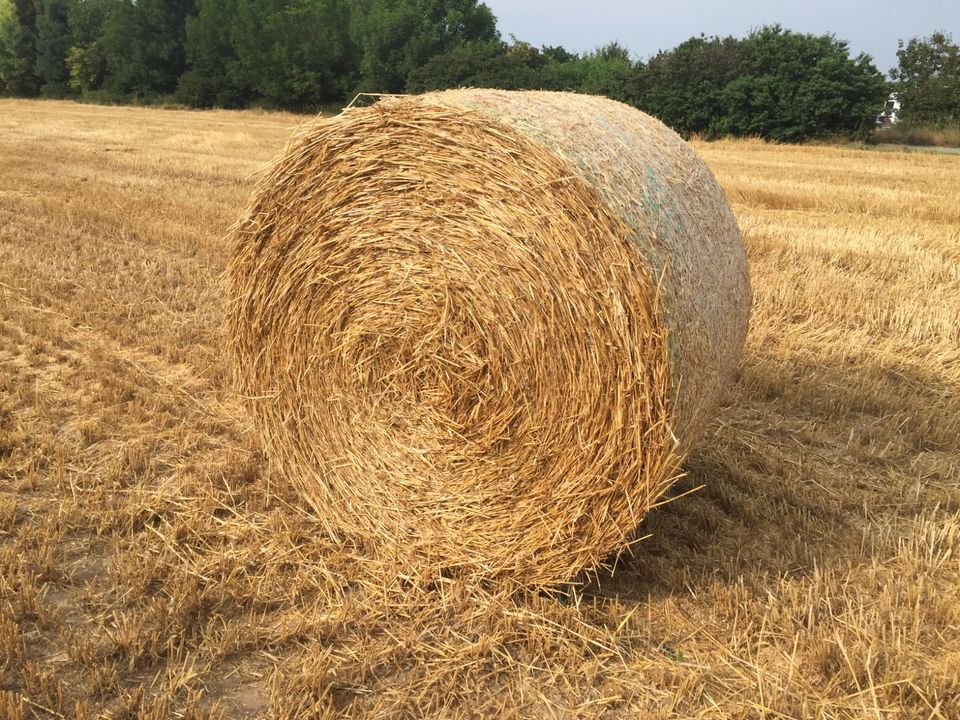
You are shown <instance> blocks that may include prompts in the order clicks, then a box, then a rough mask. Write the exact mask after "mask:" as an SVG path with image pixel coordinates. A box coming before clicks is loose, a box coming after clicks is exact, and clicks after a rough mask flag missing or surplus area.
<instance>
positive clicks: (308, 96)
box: [228, 0, 358, 109]
mask: <svg viewBox="0 0 960 720" xmlns="http://www.w3.org/2000/svg"><path fill="white" fill-rule="evenodd" d="M351 5H352V3H350V2H349V0H238V2H237V10H236V14H235V17H234V20H233V24H232V26H231V32H230V38H231V42H232V45H233V49H234V51H235V53H236V58H235V60H233V61H231V62H230V63H229V64H228V72H229V75H230V77H231V78H232V80H233V82H234V84H235V85H236V87H238V88H241V89H243V91H244V92H248V93H250V94H251V95H252V96H254V97H259V98H262V99H264V100H265V101H266V102H267V103H268V104H270V105H273V106H278V107H285V108H291V109H304V108H311V107H316V105H318V104H320V103H325V102H332V101H340V100H342V99H343V98H344V97H345V96H346V95H347V93H349V92H350V91H351V90H352V89H353V88H354V87H355V85H356V82H357V76H356V67H357V62H358V61H357V51H356V47H355V45H354V43H353V40H352V38H351V36H350V10H351Z"/></svg>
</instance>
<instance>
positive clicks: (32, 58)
mask: <svg viewBox="0 0 960 720" xmlns="http://www.w3.org/2000/svg"><path fill="white" fill-rule="evenodd" d="M40 84H41V80H40V77H39V76H38V75H37V12H36V8H35V7H34V4H33V0H0V90H2V91H4V92H6V93H7V94H9V95H16V96H22V97H33V96H35V95H37V94H38V93H39V92H40Z"/></svg>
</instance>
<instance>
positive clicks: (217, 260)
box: [0, 101, 960, 720]
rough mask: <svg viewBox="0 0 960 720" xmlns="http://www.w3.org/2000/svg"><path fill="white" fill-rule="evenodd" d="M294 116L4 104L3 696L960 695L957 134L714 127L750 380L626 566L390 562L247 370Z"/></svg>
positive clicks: (294, 705)
mask: <svg viewBox="0 0 960 720" xmlns="http://www.w3.org/2000/svg"><path fill="white" fill-rule="evenodd" d="M300 120H301V118H298V117H296V116H289V115H264V114H256V113H230V112H211V113H201V112H177V111H160V110H151V109H143V108H129V107H126V108H124V107H93V106H83V105H75V104H70V103H57V102H27V101H0V157H2V158H3V162H2V163H0V717H4V718H7V717H9V718H21V717H23V718H27V717H37V718H58V717H71V718H97V717H101V716H103V715H108V716H110V717H113V718H157V719H159V718H168V717H190V718H208V717H257V716H266V717H271V716H272V717H281V718H299V717H325V716H334V715H340V716H345V717H384V716H406V717H436V718H440V717H456V716H462V717H585V718H616V717H624V718H627V717H631V718H632V717H653V718H658V717H659V718H670V717H685V718H731V717H732V718H744V719H746V718H785V717H786V718H816V717H820V718H865V717H867V718H884V719H886V718H941V719H942V720H947V719H951V718H956V717H958V716H960V349H958V348H960V230H958V228H960V162H958V161H957V158H955V157H951V156H939V155H928V154H893V155H891V154H883V155H882V156H881V155H878V154H876V153H872V152H869V151H863V150H857V149H849V148H831V147H793V146H774V145H768V144H764V143H761V142H756V141H723V142H718V143H698V144H697V148H698V150H699V151H700V152H701V153H702V154H703V155H704V157H705V158H706V160H707V161H708V163H709V164H710V166H711V167H712V168H713V169H714V171H715V172H716V174H717V176H718V178H719V179H720V181H721V184H722V185H723V186H724V187H725V189H726V191H727V193H728V195H729V197H730V199H731V202H732V203H733V206H734V210H735V212H736V214H737V216H738V219H739V221H740V224H741V227H742V229H743V232H744V236H745V239H746V242H747V244H748V249H749V254H750V261H751V272H752V280H753V287H754V292H755V307H754V318H753V325H752V329H751V333H750V336H749V338H748V346H747V351H746V357H745V359H744V362H743V366H742V370H741V373H740V375H739V377H738V379H737V381H736V382H735V384H733V385H732V386H731V388H730V392H729V398H728V401H727V406H726V407H725V408H724V409H723V410H722V412H721V414H720V417H719V418H718V419H717V421H716V422H715V423H714V425H713V426H712V428H711V430H710V432H709V433H707V436H706V438H705V439H704V440H703V441H702V442H701V443H700V445H699V446H698V447H697V448H696V450H695V451H694V453H693V454H692V455H691V457H690V459H689V461H688V463H687V471H688V473H689V475H688V477H687V478H686V480H685V481H683V482H682V483H681V484H680V485H679V486H678V487H677V488H676V489H675V492H676V493H677V494H682V493H684V492H685V491H686V490H688V489H691V488H694V487H697V486H699V485H703V486H704V488H703V489H702V490H700V491H698V492H695V493H692V494H689V495H685V496H684V497H682V498H680V499H678V500H676V501H675V502H673V503H670V504H667V505H665V506H663V507H661V508H659V509H657V510H655V511H654V512H652V513H651V514H650V515H649V516H648V517H647V519H646V520H645V521H644V523H643V527H642V528H641V534H642V535H649V538H648V539H647V540H645V541H644V542H643V543H641V544H640V545H638V546H637V548H636V550H635V551H634V552H633V553H632V555H630V556H629V557H623V558H621V559H620V562H619V566H618V569H617V572H616V573H615V574H614V575H613V576H612V577H601V578H599V579H597V580H596V581H594V582H591V583H590V584H588V585H585V586H583V587H579V588H572V589H571V590H570V592H569V593H567V594H565V595H554V596H548V595H542V594H537V593H531V594H528V595H522V594H521V595H505V594H502V593H497V592H494V591H492V590H490V589H489V588H487V589H484V588H471V587H469V586H468V585H467V584H466V583H464V582H462V581H449V582H441V583H433V584H431V583H428V582H426V581H424V580H422V579H420V578H417V577H396V578H395V579H394V580H392V581H391V582H382V581H381V582H373V581H371V580H370V577H371V575H370V574H369V572H368V568H366V567H365V566H364V562H363V560H362V558H358V557H356V556H355V555H354V554H353V553H351V552H350V548H349V547H346V546H343V545H337V544H336V543H334V542H333V541H331V540H330V539H328V538H327V537H326V536H325V535H324V533H323V532H322V530H321V527H320V524H319V523H318V522H317V521H316V520H314V519H313V518H312V517H311V516H310V515H309V513H307V512H306V511H305V510H304V508H303V505H302V503H301V502H300V501H299V499H298V498H297V497H296V495H295V494H294V493H292V492H291V491H290V489H289V488H288V487H287V485H286V483H285V482H284V478H282V477H280V476H278V475H277V474H276V473H273V472H271V469H270V466H269V464H268V463H267V462H266V461H265V460H264V458H263V457H262V455H261V452H260V449H259V448H258V447H257V446H256V444H255V443H254V441H253V439H252V437H253V436H252V434H251V432H250V427H249V423H248V421H247V419H246V418H245V417H244V416H243V414H242V413H241V412H240V411H239V406H238V403H237V401H236V398H235V397H234V395H233V393H232V392H231V390H230V386H229V382H228V377H229V368H228V367H227V366H226V364H225V361H224V357H223V351H222V340H221V334H220V333H221V325H222V320H223V305H222V302H223V299H222V296H221V292H220V290H219V285H218V277H219V275H220V273H221V271H222V270H223V267H224V264H225V261H226V258H225V256H224V247H223V243H222V239H221V238H222V236H223V234H224V232H225V230H226V229H227V227H228V226H229V224H230V223H231V222H232V221H233V220H234V219H235V218H236V216H237V215H238V213H239V211H240V208H241V206H242V204H243V202H244V200H245V198H246V196H247V195H248V193H249V191H250V190H251V188H252V184H253V182H254V180H255V175H256V173H257V172H258V171H259V170H260V169H261V168H262V167H263V165H264V163H265V162H266V161H267V160H268V159H269V158H270V157H272V156H273V155H274V153H276V152H277V151H278V150H279V149H280V147H281V145H282V144H283V142H284V140H285V139H286V137H287V135H288V133H289V132H290V130H291V129H292V127H293V126H294V125H295V124H296V123H298V122H299V121H300Z"/></svg>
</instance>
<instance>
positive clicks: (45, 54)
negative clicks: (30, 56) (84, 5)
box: [34, 0, 76, 97]
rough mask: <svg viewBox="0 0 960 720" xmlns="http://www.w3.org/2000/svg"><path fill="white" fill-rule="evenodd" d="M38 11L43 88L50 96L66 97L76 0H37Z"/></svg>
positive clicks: (39, 54)
mask: <svg viewBox="0 0 960 720" xmlns="http://www.w3.org/2000/svg"><path fill="white" fill-rule="evenodd" d="M34 2H35V5H36V12H37V75H39V76H40V80H41V82H42V83H43V84H42V85H41V88H40V91H41V92H42V93H43V94H44V95H46V96H47V97H63V96H65V95H66V94H67V92H68V91H69V88H68V86H67V81H68V80H69V77H70V73H69V71H68V69H67V53H68V52H69V50H70V48H71V47H72V46H73V38H72V33H71V31H70V5H72V4H75V3H76V0H34Z"/></svg>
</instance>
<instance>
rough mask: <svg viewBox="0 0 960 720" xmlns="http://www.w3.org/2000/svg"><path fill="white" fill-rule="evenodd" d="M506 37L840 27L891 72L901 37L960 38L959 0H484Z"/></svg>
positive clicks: (654, 41)
mask: <svg viewBox="0 0 960 720" xmlns="http://www.w3.org/2000/svg"><path fill="white" fill-rule="evenodd" d="M484 2H485V3H486V4H487V5H488V6H489V7H490V9H491V10H493V13H494V15H496V16H497V21H498V22H497V27H498V28H499V29H500V32H501V34H502V35H503V37H504V39H508V38H509V36H510V34H511V33H512V34H513V35H516V36H517V38H519V39H520V40H525V41H527V42H529V43H531V44H533V45H538V46H539V45H563V46H564V47H565V48H567V49H568V50H572V51H574V52H587V51H590V50H593V49H595V48H597V47H599V46H601V45H605V44H607V43H608V42H610V41H612V40H617V41H619V42H620V43H621V44H622V45H625V46H626V47H627V48H629V49H630V51H631V52H632V53H633V55H634V56H635V57H636V58H640V59H646V58H647V57H649V56H651V55H654V54H655V53H656V52H657V51H658V50H669V49H671V48H673V47H676V46H677V45H679V44H680V43H681V42H683V41H684V40H686V39H687V38H689V37H692V36H694V35H699V34H700V33H704V34H706V35H708V36H711V35H720V36H721V37H723V36H726V35H733V36H735V37H743V36H744V35H746V34H747V33H748V32H749V31H750V29H751V28H755V27H760V26H762V25H772V24H774V23H780V24H781V25H782V26H783V27H785V28H787V29H790V30H795V31H797V32H805V33H814V34H816V35H821V34H823V33H828V32H830V33H833V34H834V35H836V36H837V37H838V38H839V39H841V40H847V41H848V42H849V44H850V49H851V51H852V54H853V55H856V54H858V53H861V52H865V53H867V54H868V55H871V56H872V57H873V59H874V63H875V64H876V66H877V68H878V69H879V70H881V71H882V72H884V73H886V72H888V71H889V70H890V68H891V67H894V66H895V65H896V64H897V40H898V39H900V38H903V39H904V40H908V39H909V38H911V37H913V36H923V35H929V34H930V33H932V32H933V31H935V30H946V31H947V32H950V33H951V34H952V35H953V39H954V40H955V41H960V0H872V1H868V0H793V1H792V2H789V1H784V0H745V2H736V3H733V2H722V1H720V0H713V1H712V2H711V1H710V0H671V1H664V0H661V1H660V2H650V1H649V0H633V1H631V0H484Z"/></svg>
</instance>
